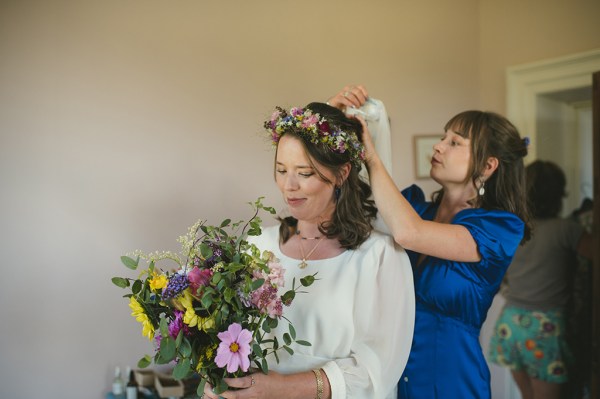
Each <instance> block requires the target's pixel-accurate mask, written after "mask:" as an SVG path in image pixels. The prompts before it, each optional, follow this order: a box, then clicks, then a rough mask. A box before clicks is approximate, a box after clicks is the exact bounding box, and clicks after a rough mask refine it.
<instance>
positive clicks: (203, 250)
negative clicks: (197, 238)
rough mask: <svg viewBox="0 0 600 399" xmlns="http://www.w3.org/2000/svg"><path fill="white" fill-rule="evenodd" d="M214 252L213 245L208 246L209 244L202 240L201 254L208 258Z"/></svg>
mask: <svg viewBox="0 0 600 399" xmlns="http://www.w3.org/2000/svg"><path fill="white" fill-rule="evenodd" d="M212 254H213V250H212V248H211V247H209V246H208V244H206V243H204V242H201V243H200V255H202V257H203V258H205V259H208V258H210V257H211V256H212Z"/></svg>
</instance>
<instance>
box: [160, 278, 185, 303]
mask: <svg viewBox="0 0 600 399" xmlns="http://www.w3.org/2000/svg"><path fill="white" fill-rule="evenodd" d="M189 286H190V282H189V281H188V278H187V276H186V275H185V274H184V273H176V274H173V275H172V276H171V277H170V278H169V282H168V283H167V287H166V288H165V289H164V291H163V293H162V297H163V299H168V298H175V297H176V296H177V295H179V294H180V293H182V292H183V291H184V290H185V289H186V288H187V287H189Z"/></svg>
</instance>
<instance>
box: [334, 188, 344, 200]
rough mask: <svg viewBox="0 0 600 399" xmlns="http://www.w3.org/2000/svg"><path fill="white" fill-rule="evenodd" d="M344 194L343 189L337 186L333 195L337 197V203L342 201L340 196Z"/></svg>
mask: <svg viewBox="0 0 600 399" xmlns="http://www.w3.org/2000/svg"><path fill="white" fill-rule="evenodd" d="M341 194H342V189H341V187H340V186H335V189H334V190H333V195H334V196H335V200H336V202H337V200H339V199H340V195H341Z"/></svg>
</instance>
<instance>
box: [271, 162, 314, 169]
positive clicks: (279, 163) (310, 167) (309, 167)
mask: <svg viewBox="0 0 600 399" xmlns="http://www.w3.org/2000/svg"><path fill="white" fill-rule="evenodd" d="M275 163H276V164H277V165H279V166H284V167H285V164H284V163H282V162H279V161H276V162H275ZM296 168H298V169H314V168H313V167H312V166H310V165H300V166H296Z"/></svg>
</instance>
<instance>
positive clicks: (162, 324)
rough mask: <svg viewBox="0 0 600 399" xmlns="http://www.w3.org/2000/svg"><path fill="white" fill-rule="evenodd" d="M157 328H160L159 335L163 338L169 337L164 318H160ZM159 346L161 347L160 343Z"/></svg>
mask: <svg viewBox="0 0 600 399" xmlns="http://www.w3.org/2000/svg"><path fill="white" fill-rule="evenodd" d="M146 313H147V312H146ZM159 328H160V335H162V336H163V337H168V336H169V325H168V321H167V319H166V318H165V317H161V318H160V323H159ZM161 346H162V341H161Z"/></svg>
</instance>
